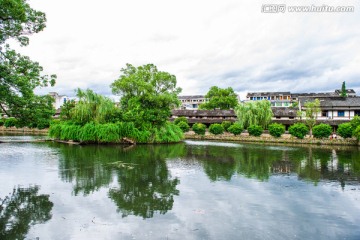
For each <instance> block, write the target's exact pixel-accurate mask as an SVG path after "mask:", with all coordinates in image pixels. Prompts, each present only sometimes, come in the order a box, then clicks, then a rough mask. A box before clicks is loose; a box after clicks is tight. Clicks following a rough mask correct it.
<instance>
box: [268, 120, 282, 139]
mask: <svg viewBox="0 0 360 240" xmlns="http://www.w3.org/2000/svg"><path fill="white" fill-rule="evenodd" d="M269 133H270V135H271V136H273V137H281V135H283V134H284V133H285V126H284V125H282V124H279V123H273V124H270V125H269Z"/></svg>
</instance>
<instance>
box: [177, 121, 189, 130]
mask: <svg viewBox="0 0 360 240" xmlns="http://www.w3.org/2000/svg"><path fill="white" fill-rule="evenodd" d="M176 125H177V126H178V127H179V128H180V129H181V131H182V132H187V131H189V129H190V126H189V124H188V123H187V122H179V123H177V124H176Z"/></svg>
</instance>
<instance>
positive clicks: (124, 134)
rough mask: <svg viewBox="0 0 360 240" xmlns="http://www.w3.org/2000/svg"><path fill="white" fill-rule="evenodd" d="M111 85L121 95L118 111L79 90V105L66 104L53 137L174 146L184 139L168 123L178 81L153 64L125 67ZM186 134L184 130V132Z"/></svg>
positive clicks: (51, 133)
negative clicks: (169, 144) (173, 144)
mask: <svg viewBox="0 0 360 240" xmlns="http://www.w3.org/2000/svg"><path fill="white" fill-rule="evenodd" d="M121 71H122V75H121V76H120V78H119V79H118V80H115V82H114V83H113V84H112V85H111V86H112V90H113V92H114V93H116V94H120V95H121V102H120V106H116V105H115V103H114V102H113V101H112V100H111V99H109V98H107V97H104V96H102V95H99V94H96V93H95V92H93V91H92V90H90V89H87V90H81V89H78V90H77V97H78V98H79V101H78V103H76V104H68V105H65V107H64V109H62V112H64V113H63V114H61V118H60V120H55V121H53V123H52V124H51V126H50V129H49V136H50V137H52V138H55V139H58V140H62V141H70V140H71V141H76V142H82V143H124V142H126V143H132V144H134V143H172V142H179V141H181V140H182V139H183V130H184V131H185V130H186V127H183V128H181V127H179V126H178V125H176V124H174V123H171V122H169V121H167V120H168V118H169V117H170V109H171V107H173V106H177V105H178V104H179V101H178V98H177V94H178V93H179V92H180V91H181V89H180V88H177V87H176V78H175V76H173V75H170V74H169V73H165V72H160V71H158V70H157V68H156V67H155V66H154V65H152V64H147V65H144V66H140V67H134V66H132V65H130V64H127V67H126V68H125V69H122V70H121ZM182 129H183V130H182Z"/></svg>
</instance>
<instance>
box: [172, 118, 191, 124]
mask: <svg viewBox="0 0 360 240" xmlns="http://www.w3.org/2000/svg"><path fill="white" fill-rule="evenodd" d="M179 122H185V123H189V121H188V119H187V118H186V117H178V118H175V120H174V123H175V124H178V123H179Z"/></svg>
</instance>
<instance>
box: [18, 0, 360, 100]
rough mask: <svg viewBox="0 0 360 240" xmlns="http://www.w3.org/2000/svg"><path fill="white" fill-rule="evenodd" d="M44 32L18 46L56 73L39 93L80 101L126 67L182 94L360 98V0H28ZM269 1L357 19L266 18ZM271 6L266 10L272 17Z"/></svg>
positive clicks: (102, 88)
mask: <svg viewBox="0 0 360 240" xmlns="http://www.w3.org/2000/svg"><path fill="white" fill-rule="evenodd" d="M30 4H31V6H32V7H33V8H35V9H37V10H41V11H43V12H45V13H46V15H47V19H48V21H47V28H46V29H45V30H44V31H43V32H41V33H38V34H35V35H32V36H31V37H30V45H29V46H27V47H25V48H20V47H16V46H15V45H14V47H15V48H16V49H18V50H19V51H20V52H22V53H23V54H26V55H29V56H30V57H31V58H32V59H33V60H35V61H38V62H40V64H41V65H42V66H43V67H44V71H45V73H49V74H51V73H55V74H57V76H58V80H57V84H56V86H55V87H53V88H46V89H41V90H39V93H47V92H49V91H57V92H58V93H59V94H65V95H68V96H73V95H74V89H75V88H78V87H80V88H91V89H93V90H95V91H96V92H98V93H101V94H104V95H111V89H110V87H109V85H110V84H111V83H112V82H113V81H114V80H115V79H117V78H118V77H119V76H120V74H121V73H120V69H121V68H123V67H125V65H126V63H131V64H133V65H135V66H139V65H143V64H147V63H153V64H155V65H156V66H157V67H158V69H159V70H161V71H166V72H169V73H171V74H174V75H175V76H176V77H177V81H178V85H179V86H180V87H181V88H182V89H183V91H182V95H190V94H205V93H206V92H207V91H208V89H209V88H210V87H211V86H214V85H216V86H219V87H229V86H230V87H232V88H234V90H235V91H236V92H238V93H239V94H240V95H241V96H244V93H246V92H248V91H292V92H320V91H334V89H336V88H340V87H341V83H342V82H343V81H346V85H347V87H348V88H353V89H355V90H356V91H357V93H358V94H359V95H360V44H359V43H360V2H359V1H358V0H341V1H340V0H337V1H333V0H312V1H308V0H302V1H297V0H288V1H284V0H271V1H270V0H252V1H249V0H248V1H243V0H224V1H219V0H195V1H194V0H181V1H180V0H151V1H149V0H105V1H99V0H76V1H74V0H72V1H70V0H51V1H41V0H31V1H30ZM264 4H286V7H289V6H311V5H314V6H322V5H327V6H335V7H336V6H354V7H355V11H354V12H350V13H349V12H347V13H329V12H327V13H325V12H322V13H320V12H317V13H316V12H315V13H314V12H313V13H305V12H297V13H294V12H293V13H291V12H289V11H288V9H286V11H285V12H284V13H264V12H262V6H263V5H264ZM266 9H268V8H265V10H266Z"/></svg>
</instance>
